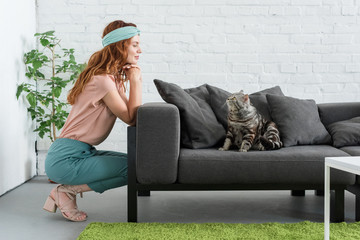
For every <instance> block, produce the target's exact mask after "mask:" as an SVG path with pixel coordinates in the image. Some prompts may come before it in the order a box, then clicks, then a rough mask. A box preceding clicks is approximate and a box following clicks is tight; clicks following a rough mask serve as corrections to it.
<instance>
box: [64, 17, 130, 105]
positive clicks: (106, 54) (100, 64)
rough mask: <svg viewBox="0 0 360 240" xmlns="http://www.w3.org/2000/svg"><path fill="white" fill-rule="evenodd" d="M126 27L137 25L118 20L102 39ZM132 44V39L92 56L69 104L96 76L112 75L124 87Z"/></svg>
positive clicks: (103, 49)
mask: <svg viewBox="0 0 360 240" xmlns="http://www.w3.org/2000/svg"><path fill="white" fill-rule="evenodd" d="M126 26H133V27H136V25H135V24H133V23H126V22H124V21H121V20H116V21H113V22H111V23H109V24H108V25H107V26H106V27H105V29H104V31H103V35H102V37H103V38H104V36H105V35H106V34H108V33H109V32H111V31H113V30H115V29H117V28H121V27H126ZM130 43H131V42H130V39H125V40H122V41H119V42H116V43H112V44H109V45H108V46H106V47H104V48H102V49H101V50H100V51H97V52H95V53H94V54H93V55H91V57H90V59H89V61H88V63H87V66H86V67H85V69H84V70H83V71H82V72H81V73H80V75H79V77H78V79H77V80H76V82H75V84H74V86H73V87H72V89H71V90H70V92H69V94H68V96H67V100H68V102H69V103H70V104H71V105H73V104H74V103H75V101H76V98H77V97H78V96H79V94H80V93H81V92H82V91H83V90H84V88H85V86H86V84H87V83H88V82H89V81H90V80H91V78H92V77H93V76H95V75H101V74H111V75H113V76H114V77H115V81H116V82H118V83H120V84H121V85H123V86H124V82H125V81H126V78H125V74H124V72H123V70H122V68H123V66H125V65H126V59H127V57H128V53H127V49H128V46H129V45H130Z"/></svg>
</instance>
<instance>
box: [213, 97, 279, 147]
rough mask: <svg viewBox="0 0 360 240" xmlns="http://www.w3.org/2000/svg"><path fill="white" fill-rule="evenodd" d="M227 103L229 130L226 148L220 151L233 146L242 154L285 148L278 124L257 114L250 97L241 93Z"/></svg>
mask: <svg viewBox="0 0 360 240" xmlns="http://www.w3.org/2000/svg"><path fill="white" fill-rule="evenodd" d="M226 103H227V105H228V108H229V114H228V130H227V133H226V139H225V142H224V146H223V147H222V148H219V150H222V151H227V150H229V148H230V147H231V146H232V145H235V146H237V147H238V148H239V151H240V152H247V151H248V150H249V149H253V150H260V151H264V150H274V149H279V148H281V147H282V146H283V144H282V142H281V141H280V134H279V130H278V128H277V127H276V124H275V123H274V122H272V121H268V120H266V119H265V118H263V117H262V115H261V114H260V113H258V112H257V110H256V108H255V107H254V106H253V105H252V104H251V103H250V99H249V95H247V94H244V92H243V91H240V92H239V93H235V94H233V95H231V96H230V97H229V98H228V99H227V100H226Z"/></svg>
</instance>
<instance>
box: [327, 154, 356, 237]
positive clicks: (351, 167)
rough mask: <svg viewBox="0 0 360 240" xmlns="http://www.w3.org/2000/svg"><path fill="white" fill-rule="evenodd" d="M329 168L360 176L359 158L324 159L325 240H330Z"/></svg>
mask: <svg viewBox="0 0 360 240" xmlns="http://www.w3.org/2000/svg"><path fill="white" fill-rule="evenodd" d="M330 168H336V169H339V170H342V171H346V172H349V173H354V174H358V175H360V157H326V158H325V188H324V190H325V206H324V225H325V226H324V234H325V237H324V239H325V240H328V239H329V238H330Z"/></svg>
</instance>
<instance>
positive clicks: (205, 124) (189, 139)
mask: <svg viewBox="0 0 360 240" xmlns="http://www.w3.org/2000/svg"><path fill="white" fill-rule="evenodd" d="M154 83H155V86H156V88H157V90H158V92H159V94H160V96H161V97H162V98H163V99H164V101H165V102H167V103H172V104H174V105H176V106H177V107H178V109H179V112H180V121H181V143H182V146H184V147H187V148H194V149H196V148H209V147H213V146H214V145H216V144H218V143H220V142H222V141H223V140H224V138H225V133H226V132H225V129H224V127H223V126H222V125H221V123H219V122H218V120H217V118H216V116H215V114H214V112H213V111H212V109H211V107H210V97H209V92H208V90H207V88H206V85H202V86H199V87H196V88H189V89H182V88H181V87H179V86H178V85H176V84H173V83H167V82H164V81H161V80H157V79H155V80H154Z"/></svg>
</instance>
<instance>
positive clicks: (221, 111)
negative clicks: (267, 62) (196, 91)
mask: <svg viewBox="0 0 360 240" xmlns="http://www.w3.org/2000/svg"><path fill="white" fill-rule="evenodd" d="M206 87H207V89H208V91H209V94H210V105H211V108H212V110H213V111H214V113H215V115H216V117H217V119H218V120H219V122H220V123H221V124H222V125H223V126H224V128H225V129H227V125H228V123H227V115H228V111H229V110H228V107H227V104H226V99H227V98H228V97H229V96H230V95H231V94H232V93H230V92H228V91H225V90H223V89H221V88H217V87H214V86H211V85H207V86H206ZM266 94H274V95H279V96H284V94H283V92H282V91H281V89H280V87H279V86H275V87H272V88H268V89H264V90H262V91H259V92H255V93H252V94H250V95H249V97H250V102H251V104H252V105H253V106H254V107H255V108H256V109H257V110H258V112H259V113H260V114H262V115H263V116H264V117H265V118H266V119H269V120H271V115H270V110H269V107H268V103H267V99H266Z"/></svg>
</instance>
